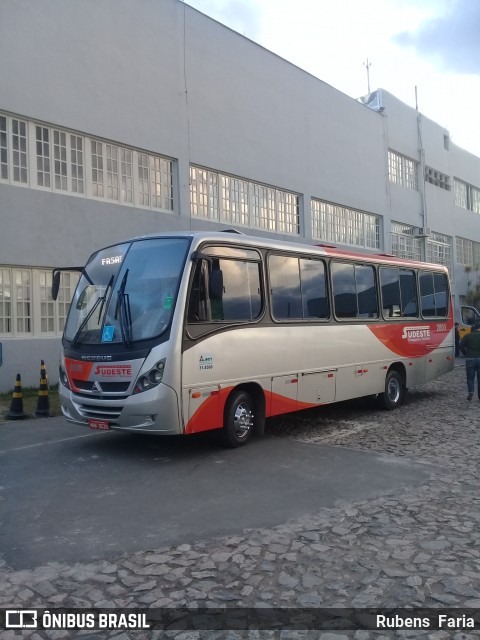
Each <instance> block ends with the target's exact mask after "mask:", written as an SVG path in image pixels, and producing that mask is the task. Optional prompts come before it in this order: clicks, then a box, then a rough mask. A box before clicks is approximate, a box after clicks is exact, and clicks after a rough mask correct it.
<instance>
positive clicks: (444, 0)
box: [188, 0, 480, 156]
mask: <svg viewBox="0 0 480 640" xmlns="http://www.w3.org/2000/svg"><path fill="white" fill-rule="evenodd" d="M452 2H453V3H454V4H453V5H452ZM188 3H189V4H192V5H193V6H195V7H197V8H198V9H199V10H200V11H203V12H204V13H207V14H208V15H211V16H212V17H214V18H216V19H217V20H219V21H220V22H223V23H224V24H227V25H228V26H230V27H231V28H234V29H236V30H237V31H239V32H240V33H242V34H245V35H247V37H250V38H252V39H253V40H255V41H257V42H258V43H259V44H261V45H263V46H264V47H266V48H267V49H270V50H271V51H273V52H275V53H277V54H278V55H280V56H282V57H283V58H285V59H286V60H289V61H290V62H292V63H294V64H296V65H297V66H299V67H301V68H302V69H305V70H306V71H308V72H310V73H312V74H313V75H315V76H316V77H318V78H320V79H321V80H323V81H324V82H327V83H328V84H330V85H332V86H333V87H335V88H337V89H339V90H340V91H343V92H344V93H346V94H347V95H350V96H351V97H352V98H357V97H359V96H361V95H364V94H366V93H367V73H366V66H365V63H366V61H367V58H368V60H369V61H370V63H371V66H370V67H369V71H370V88H371V90H372V91H373V90H375V89H377V88H383V89H386V90H387V91H389V92H390V93H392V94H394V95H395V96H397V97H398V98H399V99H400V100H402V101H404V102H406V103H407V104H409V105H410V106H412V107H414V106H415V87H417V88H418V98H419V108H420V111H421V112H422V113H424V114H425V115H426V116H428V117H429V118H431V119H432V120H435V121H436V122H438V124H440V125H441V126H444V127H446V128H447V129H448V130H449V131H450V134H451V136H452V140H453V141H454V142H455V143H456V144H458V145H459V146H461V147H464V148H465V149H467V150H469V151H471V152H472V153H475V154H476V155H477V156H480V127H478V125H477V121H478V112H479V111H480V55H479V47H480V37H477V33H480V25H479V20H480V2H477V0H369V1H368V2H359V1H358V0H246V1H245V2H242V1H240V0H188ZM452 7H453V11H452ZM235 25H237V26H235ZM472 25H473V26H472ZM450 28H451V29H452V33H451V34H450V32H449V29H450ZM453 53H455V56H453ZM470 56H471V57H472V58H475V59H474V60H470V59H469V57H470ZM459 70H460V71H461V72H459ZM472 71H475V73H472Z"/></svg>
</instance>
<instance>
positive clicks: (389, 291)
mask: <svg viewBox="0 0 480 640" xmlns="http://www.w3.org/2000/svg"><path fill="white" fill-rule="evenodd" d="M380 287H381V290H382V309H383V317H384V318H398V317H413V318H415V317H417V293H416V289H415V274H414V272H413V271H410V270H406V269H394V268H390V267H382V268H381V269H380Z"/></svg>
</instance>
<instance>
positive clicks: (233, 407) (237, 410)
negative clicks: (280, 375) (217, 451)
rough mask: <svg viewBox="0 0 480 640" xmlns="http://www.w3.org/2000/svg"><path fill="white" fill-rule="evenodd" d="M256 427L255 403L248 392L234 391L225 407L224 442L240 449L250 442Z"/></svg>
mask: <svg viewBox="0 0 480 640" xmlns="http://www.w3.org/2000/svg"><path fill="white" fill-rule="evenodd" d="M254 426H255V403H254V402H253V400H252V397H251V396H250V394H248V393H247V392H246V391H242V390H238V391H233V392H232V394H231V396H230V398H229V399H228V402H227V405H226V407H225V419H224V423H223V429H222V441H223V443H224V444H225V445H226V446H228V447H240V446H242V445H243V444H245V443H246V442H248V440H250V438H251V436H252V433H253V430H254Z"/></svg>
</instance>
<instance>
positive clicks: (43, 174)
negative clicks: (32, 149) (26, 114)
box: [35, 126, 50, 187]
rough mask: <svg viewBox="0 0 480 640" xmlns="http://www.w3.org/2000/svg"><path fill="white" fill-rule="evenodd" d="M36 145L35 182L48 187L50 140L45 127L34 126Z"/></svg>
mask: <svg viewBox="0 0 480 640" xmlns="http://www.w3.org/2000/svg"><path fill="white" fill-rule="evenodd" d="M35 129H36V146H37V184H38V186H39V187H50V142H49V131H48V129H47V128H46V127H38V126H37V127H35Z"/></svg>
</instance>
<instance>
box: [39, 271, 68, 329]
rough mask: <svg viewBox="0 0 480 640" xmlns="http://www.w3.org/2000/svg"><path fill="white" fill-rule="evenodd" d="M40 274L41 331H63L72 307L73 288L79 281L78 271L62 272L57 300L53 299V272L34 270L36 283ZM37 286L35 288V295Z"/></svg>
mask: <svg viewBox="0 0 480 640" xmlns="http://www.w3.org/2000/svg"><path fill="white" fill-rule="evenodd" d="M37 275H38V295H39V302H40V313H39V317H40V333H42V334H55V335H59V334H61V333H62V331H63V328H64V326H65V322H66V319H67V315H68V311H69V309H70V301H71V299H72V296H73V290H74V288H75V286H76V284H77V282H78V278H79V276H78V275H77V274H76V273H67V272H63V273H61V274H60V287H59V289H58V296H57V300H55V301H54V300H53V299H52V272H51V271H38V272H37V270H34V271H33V279H34V283H35V281H36V278H37ZM36 291H37V288H36V287H35V288H34V297H35V294H36Z"/></svg>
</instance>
